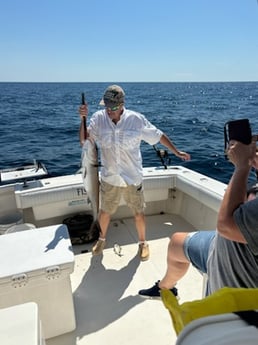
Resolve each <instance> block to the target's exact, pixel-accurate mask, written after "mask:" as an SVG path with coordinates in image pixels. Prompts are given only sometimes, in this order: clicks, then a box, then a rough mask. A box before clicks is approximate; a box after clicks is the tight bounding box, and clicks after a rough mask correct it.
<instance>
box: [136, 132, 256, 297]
mask: <svg viewBox="0 0 258 345" xmlns="http://www.w3.org/2000/svg"><path fill="white" fill-rule="evenodd" d="M256 140H257V136H253V140H252V142H251V144H250V145H246V144H242V143H241V142H238V141H233V140H232V141H230V143H229V147H228V149H227V155H228V158H229V160H230V161H231V162H232V163H233V164H234V166H235V169H234V173H233V175H232V177H231V180H230V182H229V184H228V186H227V189H226V191H225V194H224V197H223V200H222V203H221V207H220V210H219V214H218V220H217V231H198V232H194V233H175V234H173V235H172V237H171V240H170V242H169V245H168V253H167V271H166V274H165V276H164V277H163V279H162V280H160V281H157V282H156V283H155V284H154V286H152V287H151V288H149V289H143V290H140V291H139V295H140V296H142V297H147V298H160V290H161V289H170V290H171V291H172V292H173V293H174V295H177V289H176V288H175V285H176V283H177V281H178V280H180V279H181V278H182V277H183V276H184V275H185V274H186V272H187V270H188V268H189V265H190V264H192V265H193V266H195V267H196V268H197V269H198V270H200V271H201V272H203V273H206V274H207V277H208V282H207V295H210V294H211V293H213V292H215V291H217V290H218V289H221V288H223V287H226V286H227V287H232V288H258V212H257V211H258V197H257V194H258V188H257V186H256V188H253V189H251V190H250V191H249V192H248V193H246V185H247V181H248V176H249V173H250V171H251V168H252V167H254V168H255V169H258V151H257V148H256Z"/></svg>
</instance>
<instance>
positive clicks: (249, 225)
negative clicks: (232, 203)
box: [233, 198, 258, 255]
mask: <svg viewBox="0 0 258 345" xmlns="http://www.w3.org/2000/svg"><path fill="white" fill-rule="evenodd" d="M257 211H258V198H256V199H255V200H251V201H248V202H246V203H244V204H242V205H241V206H239V208H237V209H236V210H235V212H234V214H233V217H234V220H235V222H236V224H237V225H238V227H239V229H240V231H241V233H242V234H243V236H244V238H245V240H246V242H247V244H248V246H249V248H250V250H251V251H252V253H253V254H254V255H258V212H257Z"/></svg>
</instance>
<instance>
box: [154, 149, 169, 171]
mask: <svg viewBox="0 0 258 345" xmlns="http://www.w3.org/2000/svg"><path fill="white" fill-rule="evenodd" d="M153 148H154V150H155V151H156V153H157V156H158V157H159V159H160V161H161V163H162V165H163V167H164V169H167V168H168V165H170V163H171V158H170V157H169V156H168V151H167V150H162V149H161V150H160V149H157V147H156V146H155V145H153Z"/></svg>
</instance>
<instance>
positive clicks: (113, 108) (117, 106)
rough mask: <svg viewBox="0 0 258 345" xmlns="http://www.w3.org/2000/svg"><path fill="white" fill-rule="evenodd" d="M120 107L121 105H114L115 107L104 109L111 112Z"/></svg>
mask: <svg viewBox="0 0 258 345" xmlns="http://www.w3.org/2000/svg"><path fill="white" fill-rule="evenodd" d="M120 106H121V104H118V105H116V106H115V107H112V108H110V107H106V109H107V110H111V111H117V110H118V109H119V108H120Z"/></svg>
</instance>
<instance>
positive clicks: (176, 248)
mask: <svg viewBox="0 0 258 345" xmlns="http://www.w3.org/2000/svg"><path fill="white" fill-rule="evenodd" d="M187 235H188V233H184V232H176V233H174V234H173V235H172V236H171V239H170V242H169V245H168V255H170V256H173V257H174V258H177V259H178V260H180V261H181V260H183V259H186V257H185V254H184V242H185V239H186V237H187Z"/></svg>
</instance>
